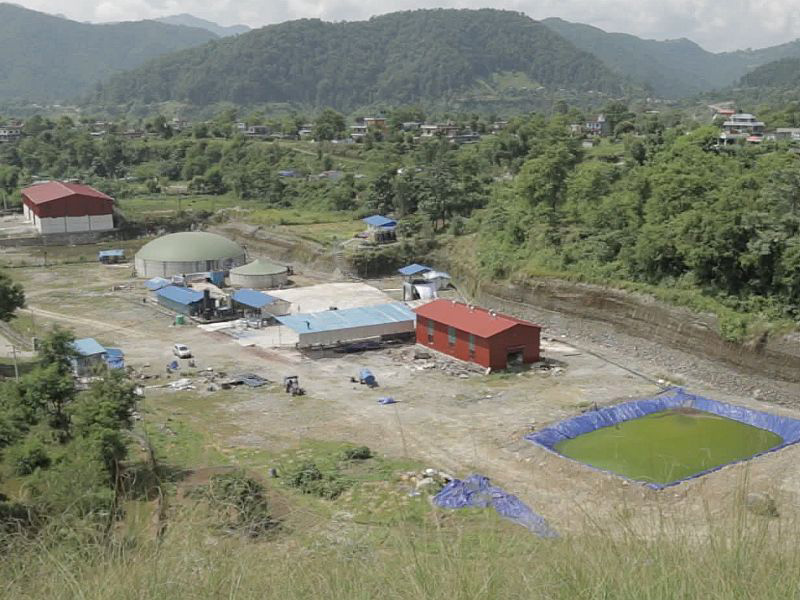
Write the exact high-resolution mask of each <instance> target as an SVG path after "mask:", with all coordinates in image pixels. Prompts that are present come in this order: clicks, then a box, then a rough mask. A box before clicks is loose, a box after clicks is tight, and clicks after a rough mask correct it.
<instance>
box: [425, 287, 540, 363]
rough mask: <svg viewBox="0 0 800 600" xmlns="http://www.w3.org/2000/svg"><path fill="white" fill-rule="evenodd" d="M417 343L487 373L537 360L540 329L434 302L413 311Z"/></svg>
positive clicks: (477, 310) (472, 308)
mask: <svg viewBox="0 0 800 600" xmlns="http://www.w3.org/2000/svg"><path fill="white" fill-rule="evenodd" d="M415 312H416V313H417V326H416V327H417V343H418V344H422V345H424V346H428V347H429V348H432V349H434V350H437V351H439V352H442V353H444V354H448V355H450V356H453V357H455V358H458V359H460V360H464V361H468V362H473V363H477V364H479V365H481V366H484V367H489V368H491V369H505V368H507V367H508V365H509V364H527V363H534V362H537V361H538V360H539V358H540V348H539V343H540V336H541V327H540V326H539V325H535V324H533V323H530V322H528V321H523V320H521V319H517V318H515V317H511V316H508V315H501V314H499V313H497V312H495V311H490V310H485V309H483V308H478V307H475V306H470V305H467V304H462V303H461V302H455V301H452V300H443V299H439V300H434V301H433V302H429V303H428V304H425V305H423V306H420V307H419V308H417V309H416V311H415Z"/></svg>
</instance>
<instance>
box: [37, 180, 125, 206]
mask: <svg viewBox="0 0 800 600" xmlns="http://www.w3.org/2000/svg"><path fill="white" fill-rule="evenodd" d="M22 193H23V194H24V195H25V196H26V197H27V198H28V199H29V200H30V201H31V202H33V203H34V204H43V203H45V202H52V201H53V200H58V199H60V198H66V197H67V196H72V195H74V194H80V195H82V196H90V197H92V198H102V199H103V200H111V199H112V198H111V196H106V195H105V194H104V193H103V192H100V191H98V190H96V189H94V188H93V187H89V186H88V185H81V184H79V183H64V182H63V181H48V182H47V183H38V184H36V185H32V186H30V187H26V188H25V189H24V190H22Z"/></svg>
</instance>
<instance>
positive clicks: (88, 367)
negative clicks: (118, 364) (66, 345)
mask: <svg viewBox="0 0 800 600" xmlns="http://www.w3.org/2000/svg"><path fill="white" fill-rule="evenodd" d="M72 347H73V349H74V350H75V353H76V356H75V357H73V359H72V370H73V372H74V373H75V376H76V377H87V376H89V375H91V374H92V373H94V372H95V371H96V370H97V369H98V368H100V367H101V366H102V365H104V364H105V361H106V349H105V348H104V347H103V346H101V345H100V343H99V342H98V341H97V340H96V339H94V338H81V339H79V340H75V341H74V342H72Z"/></svg>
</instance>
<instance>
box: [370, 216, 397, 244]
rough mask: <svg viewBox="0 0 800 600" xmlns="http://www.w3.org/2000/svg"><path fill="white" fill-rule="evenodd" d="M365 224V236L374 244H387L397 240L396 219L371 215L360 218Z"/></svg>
mask: <svg viewBox="0 0 800 600" xmlns="http://www.w3.org/2000/svg"><path fill="white" fill-rule="evenodd" d="M361 220H362V221H364V223H366V224H367V238H368V239H370V240H372V241H373V242H375V243H376V244H388V243H389V242H394V241H397V231H396V229H397V221H395V220H394V219H390V218H388V217H384V216H382V215H373V216H371V217H366V218H365V219H361Z"/></svg>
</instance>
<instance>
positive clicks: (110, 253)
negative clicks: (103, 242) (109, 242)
mask: <svg viewBox="0 0 800 600" xmlns="http://www.w3.org/2000/svg"><path fill="white" fill-rule="evenodd" d="M97 258H98V259H103V258H125V250H116V249H115V250H100V252H98V253H97Z"/></svg>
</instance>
